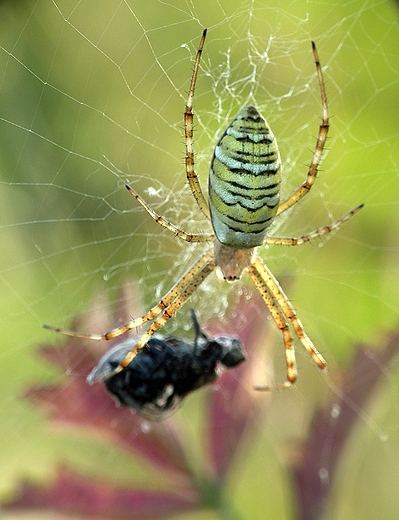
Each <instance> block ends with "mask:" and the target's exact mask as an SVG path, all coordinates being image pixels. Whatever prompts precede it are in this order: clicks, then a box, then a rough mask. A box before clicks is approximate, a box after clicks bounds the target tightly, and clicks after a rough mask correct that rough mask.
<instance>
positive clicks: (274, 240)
mask: <svg viewBox="0 0 399 520" xmlns="http://www.w3.org/2000/svg"><path fill="white" fill-rule="evenodd" d="M363 206H364V204H360V205H359V206H357V207H356V208H354V209H352V210H351V211H348V213H346V214H345V215H344V216H343V217H341V218H339V219H338V220H336V221H335V222H333V223H332V224H328V225H327V226H323V227H321V228H319V229H316V230H315V231H312V233H308V234H306V235H302V236H301V237H298V238H288V237H266V238H265V240H264V244H276V245H281V246H299V245H301V244H304V243H305V242H309V241H310V240H313V239H314V238H316V237H321V236H323V235H327V234H328V233H331V231H334V229H337V228H338V227H339V226H340V225H341V224H343V223H344V222H346V221H347V220H349V219H350V218H351V217H353V215H355V214H356V213H357V212H358V211H360V210H361V209H362V208H363Z"/></svg>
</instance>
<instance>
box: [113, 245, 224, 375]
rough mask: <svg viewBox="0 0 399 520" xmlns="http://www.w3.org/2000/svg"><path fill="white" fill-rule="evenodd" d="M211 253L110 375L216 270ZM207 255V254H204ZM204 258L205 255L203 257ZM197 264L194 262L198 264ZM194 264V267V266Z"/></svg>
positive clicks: (116, 371)
mask: <svg viewBox="0 0 399 520" xmlns="http://www.w3.org/2000/svg"><path fill="white" fill-rule="evenodd" d="M210 252H211V254H208V255H207V256H206V258H207V262H206V263H205V265H204V266H203V267H202V268H201V269H200V270H199V271H198V272H196V273H195V274H193V275H192V277H191V280H190V282H189V283H188V285H187V286H186V287H185V288H184V289H183V290H182V291H181V292H180V294H178V295H177V296H176V297H175V299H174V300H173V301H172V303H171V304H170V305H169V306H168V307H167V309H166V310H165V311H164V312H163V313H162V314H161V316H159V317H158V318H157V319H156V320H155V321H154V322H153V323H152V324H151V326H150V328H149V329H148V330H147V332H146V333H145V334H143V335H142V336H141V338H140V339H139V341H138V342H137V343H136V345H135V346H134V348H133V349H132V350H131V351H130V352H129V353H128V354H127V356H126V357H125V358H124V359H123V360H122V361H121V362H120V364H119V365H118V366H117V367H116V368H115V370H113V371H112V372H111V374H110V375H109V376H108V377H113V376H114V375H115V374H117V373H118V372H121V371H122V370H123V369H124V368H126V367H127V366H128V365H129V363H131V361H132V360H133V359H134V357H135V356H136V355H137V353H138V352H139V351H140V350H141V349H142V348H143V347H144V346H145V345H146V343H147V342H148V341H149V339H150V338H151V336H152V335H153V334H154V333H155V332H157V331H158V330H159V329H160V328H162V327H163V326H164V325H165V323H166V322H167V321H168V320H169V319H170V318H172V317H173V316H174V315H175V314H176V312H177V311H178V310H179V309H180V307H182V306H183V305H184V304H185V303H186V301H187V300H188V299H189V298H190V296H191V295H192V294H193V293H194V292H195V291H196V290H197V289H198V287H199V286H200V285H201V283H202V282H203V281H204V280H205V278H206V277H207V276H208V275H209V274H210V273H211V272H212V271H213V270H214V268H215V263H214V258H213V251H212V249H211V250H210ZM204 256H205V255H204ZM203 258H204V257H203ZM197 263H198V262H197ZM196 265H197V264H194V266H196ZM194 266H193V267H194Z"/></svg>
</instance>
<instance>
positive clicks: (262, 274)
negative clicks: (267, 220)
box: [247, 254, 327, 381]
mask: <svg viewBox="0 0 399 520" xmlns="http://www.w3.org/2000/svg"><path fill="white" fill-rule="evenodd" d="M247 271H248V273H249V275H250V276H251V278H252V280H253V281H254V283H255V285H256V287H257V289H258V290H259V292H260V293H261V295H262V297H263V299H264V300H265V302H266V304H267V305H268V303H267V301H268V299H270V295H272V296H273V299H274V300H275V302H276V303H277V304H278V306H279V307H280V309H281V311H282V313H283V315H284V316H285V318H286V319H287V320H288V321H289V322H290V323H291V325H292V328H293V330H294V332H295V334H296V336H297V337H298V339H299V340H300V341H301V343H302V345H303V346H304V347H305V349H306V350H307V351H308V353H309V354H310V356H311V357H312V359H313V361H314V362H315V363H316V365H317V366H318V367H319V368H321V369H325V368H326V366H327V363H326V361H325V359H324V358H323V356H322V355H321V354H320V352H319V351H318V350H317V349H316V347H315V346H314V345H313V343H312V341H311V339H310V338H309V337H308V336H307V334H306V332H305V331H304V329H303V325H302V323H301V322H300V320H299V319H298V318H297V316H296V312H295V310H294V308H293V307H292V305H291V303H290V301H289V299H288V298H287V296H286V294H285V293H284V291H283V289H282V288H281V286H280V284H279V283H278V281H277V280H276V278H275V277H274V276H273V274H272V273H271V272H270V270H269V269H268V268H267V267H266V266H265V265H264V263H263V262H262V260H261V259H260V258H259V256H258V255H257V254H254V255H253V257H252V262H251V264H250V265H249V266H248V267H247ZM267 294H268V295H269V296H266V295H267ZM268 306H269V305H268ZM269 308H270V307H269ZM270 310H271V312H272V308H270ZM272 315H273V314H272ZM275 321H276V320H275ZM276 323H277V322H276ZM277 326H278V327H279V328H280V326H279V324H277ZM281 330H282V329H281ZM285 345H286V352H287V351H288V350H289V348H287V340H286V339H285ZM288 347H289V345H288ZM293 359H295V358H293ZM287 372H288V381H289V378H290V375H289V373H290V363H289V358H288V357H287Z"/></svg>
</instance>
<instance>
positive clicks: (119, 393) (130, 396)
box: [87, 310, 245, 421]
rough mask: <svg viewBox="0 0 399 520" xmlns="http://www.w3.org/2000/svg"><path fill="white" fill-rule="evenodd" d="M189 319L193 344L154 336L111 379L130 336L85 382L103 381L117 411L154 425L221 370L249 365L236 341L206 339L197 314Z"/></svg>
mask: <svg viewBox="0 0 399 520" xmlns="http://www.w3.org/2000/svg"><path fill="white" fill-rule="evenodd" d="M191 319H192V322H193V326H194V331H195V336H194V341H185V340H182V339H178V338H173V337H164V336H161V335H160V334H154V335H153V336H152V337H151V338H150V339H149V341H148V343H147V345H146V348H143V349H141V350H140V351H139V352H138V354H137V356H135V357H134V358H133V360H132V361H131V363H130V364H129V365H128V366H127V367H126V368H125V369H124V370H122V372H118V373H117V374H115V375H112V373H113V369H114V368H115V367H117V366H118V365H119V363H120V362H121V361H122V360H123V359H124V358H125V356H126V354H128V353H129V352H130V350H131V348H132V347H134V345H135V343H136V341H137V339H138V337H134V336H133V337H130V338H128V339H125V340H124V341H121V342H120V343H118V344H117V345H115V346H114V347H113V348H111V350H108V352H107V353H106V354H104V356H103V357H102V358H101V359H100V361H99V362H98V364H97V366H96V367H94V368H93V370H92V371H91V372H90V374H89V375H88V376H87V382H88V383H89V384H91V385H92V384H93V383H95V382H96V381H104V385H105V388H106V390H107V391H108V392H109V393H110V394H111V396H112V397H113V398H114V399H115V401H116V403H117V404H118V405H119V406H127V407H129V408H133V409H134V410H136V412H138V413H139V414H140V415H142V416H144V417H146V418H148V419H150V420H153V421H155V420H162V419H165V418H166V417H169V415H171V414H172V413H173V412H174V411H175V410H176V409H177V408H178V407H179V406H180V404H181V401H182V399H183V398H184V397H186V395H188V394H189V393H191V392H193V391H194V390H197V389H198V388H201V387H203V386H205V385H208V384H210V383H213V382H214V381H216V380H217V378H218V377H219V376H220V375H221V371H222V370H223V369H226V368H233V367H236V366H237V365H239V364H240V363H242V362H243V361H245V352H244V349H243V347H242V344H241V341H240V340H239V339H238V338H235V337H232V336H215V337H212V338H208V337H207V336H206V335H205V333H204V332H203V331H202V330H201V327H200V325H199V323H198V321H197V318H196V315H195V312H194V311H193V310H191Z"/></svg>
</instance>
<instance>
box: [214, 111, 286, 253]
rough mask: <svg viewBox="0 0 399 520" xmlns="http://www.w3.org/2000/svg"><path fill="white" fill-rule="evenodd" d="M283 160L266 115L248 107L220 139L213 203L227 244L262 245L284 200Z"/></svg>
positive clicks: (238, 246) (221, 236)
mask: <svg viewBox="0 0 399 520" xmlns="http://www.w3.org/2000/svg"><path fill="white" fill-rule="evenodd" d="M280 182H281V160H280V154H279V151H278V147H277V143H276V140H275V138H274V135H273V133H272V131H271V130H270V128H269V125H268V124H267V122H266V120H265V119H264V117H263V116H262V115H261V114H260V113H259V112H258V110H257V109H256V108H255V107H253V106H251V105H249V106H247V107H245V108H244V109H243V110H241V111H240V112H239V113H238V115H237V116H236V117H235V118H234V119H233V121H232V122H231V124H230V125H229V126H228V127H227V129H226V131H225V132H224V133H223V135H222V136H221V138H220V139H219V141H218V143H217V145H216V147H215V151H214V154H213V158H212V162H211V167H210V172H209V207H210V213H211V219H212V224H213V228H214V231H215V234H216V237H217V239H218V240H219V242H221V243H222V244H225V245H227V246H230V247H232V248H235V249H247V248H252V247H256V246H259V245H261V244H262V243H263V240H264V238H265V235H266V231H267V228H268V227H269V225H270V224H271V221H272V220H273V217H274V216H275V214H276V212H277V208H278V205H279V202H280Z"/></svg>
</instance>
